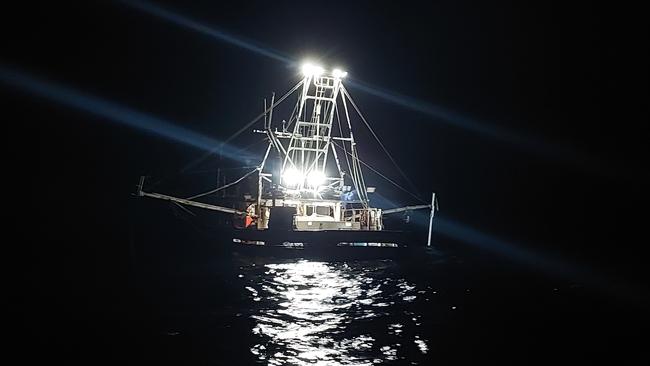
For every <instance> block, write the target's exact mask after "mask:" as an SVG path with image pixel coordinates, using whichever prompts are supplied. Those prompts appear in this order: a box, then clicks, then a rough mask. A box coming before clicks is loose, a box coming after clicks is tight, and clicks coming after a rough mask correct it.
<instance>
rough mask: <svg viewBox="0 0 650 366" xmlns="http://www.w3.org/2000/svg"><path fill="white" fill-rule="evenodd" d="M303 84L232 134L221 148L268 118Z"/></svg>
mask: <svg viewBox="0 0 650 366" xmlns="http://www.w3.org/2000/svg"><path fill="white" fill-rule="evenodd" d="M302 83H303V80H301V81H300V82H299V83H298V84H296V86H294V87H293V88H291V90H289V91H288V92H287V93H286V94H284V95H283V96H282V98H280V99H278V100H277V101H276V102H275V103H274V104H273V105H272V106H270V107H269V108H267V109H266V110H265V111H264V112H262V113H261V114H260V115H258V116H257V117H255V118H254V119H253V120H252V121H250V122H248V123H247V124H246V125H245V126H244V127H242V128H240V129H239V130H238V131H237V132H235V133H234V134H232V136H230V137H228V139H227V140H226V141H224V142H222V143H221V146H223V145H225V144H227V143H228V142H230V141H232V140H233V139H234V138H236V137H237V136H239V135H241V134H242V132H244V131H246V130H247V129H249V128H250V127H251V126H252V125H254V124H255V123H256V122H257V121H259V120H260V119H262V117H264V116H266V114H267V113H269V111H270V110H271V109H273V108H275V107H276V106H278V105H279V104H280V103H282V102H283V101H284V100H285V99H287V97H288V96H289V95H291V94H292V93H293V92H294V91H296V90H297V89H298V88H299V87H300V86H301V85H302Z"/></svg>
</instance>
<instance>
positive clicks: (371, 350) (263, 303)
mask: <svg viewBox="0 0 650 366" xmlns="http://www.w3.org/2000/svg"><path fill="white" fill-rule="evenodd" d="M371 263H372V265H371V266H369V265H367V263H363V262H351V263H326V262H313V261H307V260H300V261H296V262H290V263H279V264H266V265H264V266H257V267H255V266H251V267H247V268H242V269H243V270H245V273H246V275H245V277H244V279H245V280H246V281H245V282H246V286H245V287H246V289H247V290H248V291H249V298H250V306H251V313H250V315H249V316H250V318H251V319H252V320H253V321H254V324H255V325H254V327H253V329H252V332H253V334H254V335H255V337H254V339H256V341H255V344H254V345H253V346H252V347H251V352H252V353H253V354H254V355H255V357H257V358H258V360H259V362H260V363H261V364H268V365H372V364H379V363H391V361H399V360H404V359H408V360H409V361H411V360H412V356H413V353H418V354H419V355H420V356H422V355H423V354H426V353H427V352H428V349H429V345H428V344H427V343H428V342H427V340H426V339H423V337H421V336H420V335H419V334H418V333H419V332H418V326H419V325H420V324H421V318H422V314H418V313H417V311H416V310H415V307H414V306H410V305H412V303H414V302H415V301H416V300H418V297H423V296H425V295H426V293H427V292H428V291H430V290H427V289H417V288H416V286H415V285H414V284H410V283H408V282H407V281H406V280H404V279H401V278H393V276H391V275H390V273H391V271H390V266H391V265H392V264H391V262H376V261H374V262H371ZM378 263H379V265H378ZM414 364H416V363H414Z"/></svg>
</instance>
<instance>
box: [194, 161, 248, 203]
mask: <svg viewBox="0 0 650 366" xmlns="http://www.w3.org/2000/svg"><path fill="white" fill-rule="evenodd" d="M258 170H259V168H255V169H253V170H251V171H250V172H248V173H246V174H244V176H243V177H241V178H239V179H237V180H236V181H234V182H232V183H228V184H226V185H225V186H221V187H219V188H215V189H213V190H211V191H207V192H204V193H199V194H197V195H194V196H192V197H187V198H186V200H193V199H195V198H199V197H203V196H207V195H209V194H212V193H215V192H218V191H220V190H222V189H226V188H228V187H231V186H234V185H235V184H237V183H239V182H241V181H242V180H244V179H245V178H246V177H248V176H249V175H251V174H253V173H255V172H257V171H258Z"/></svg>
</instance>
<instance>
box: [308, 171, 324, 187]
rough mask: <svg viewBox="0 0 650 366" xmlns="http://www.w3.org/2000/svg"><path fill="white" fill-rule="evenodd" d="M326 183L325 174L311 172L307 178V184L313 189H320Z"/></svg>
mask: <svg viewBox="0 0 650 366" xmlns="http://www.w3.org/2000/svg"><path fill="white" fill-rule="evenodd" d="M324 183H325V174H323V172H311V173H309V175H308V176H307V184H308V185H309V186H310V187H312V188H318V187H319V186H321V185H323V184H324Z"/></svg>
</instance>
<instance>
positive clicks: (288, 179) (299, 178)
mask: <svg viewBox="0 0 650 366" xmlns="http://www.w3.org/2000/svg"><path fill="white" fill-rule="evenodd" d="M282 180H283V181H284V182H285V183H286V184H287V185H288V186H292V187H295V186H297V185H299V184H300V183H302V182H303V181H304V180H305V177H304V176H303V175H302V173H300V172H299V171H298V170H297V169H295V168H289V169H287V170H285V171H284V173H283V174H282Z"/></svg>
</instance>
